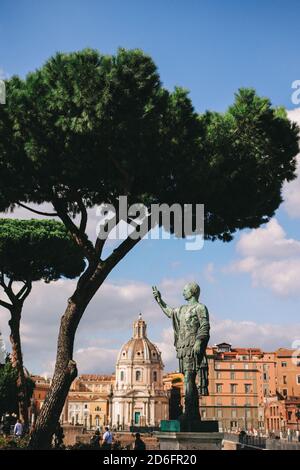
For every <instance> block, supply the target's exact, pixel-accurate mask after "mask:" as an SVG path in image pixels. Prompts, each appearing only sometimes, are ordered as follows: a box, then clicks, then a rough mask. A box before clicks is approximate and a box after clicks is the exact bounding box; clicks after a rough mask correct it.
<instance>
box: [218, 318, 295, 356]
mask: <svg viewBox="0 0 300 470" xmlns="http://www.w3.org/2000/svg"><path fill="white" fill-rule="evenodd" d="M211 332H212V335H211V341H210V344H218V343H220V342H222V341H226V342H228V343H231V344H232V346H233V347H259V348H261V349H262V350H264V351H272V350H273V351H274V350H276V349H277V348H279V347H287V348H291V347H292V343H293V341H294V340H297V339H299V338H300V325H298V324H296V325H280V324H271V323H264V324H259V323H256V322H253V321H248V320H242V321H234V320H231V319H225V320H221V319H215V318H212V319H211Z"/></svg>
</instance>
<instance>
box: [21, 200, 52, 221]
mask: <svg viewBox="0 0 300 470" xmlns="http://www.w3.org/2000/svg"><path fill="white" fill-rule="evenodd" d="M17 204H18V205H19V206H21V207H23V208H24V209H27V210H29V211H30V212H33V213H34V214H38V215H45V216H47V217H57V216H58V214H57V213H56V212H42V211H38V210H36V209H33V208H32V207H29V206H26V205H25V204H22V203H21V202H20V201H18V202H17Z"/></svg>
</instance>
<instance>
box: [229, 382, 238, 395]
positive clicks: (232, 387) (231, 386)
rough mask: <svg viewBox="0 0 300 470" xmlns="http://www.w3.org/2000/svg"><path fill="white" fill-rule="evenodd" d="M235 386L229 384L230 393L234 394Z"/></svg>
mask: <svg viewBox="0 0 300 470" xmlns="http://www.w3.org/2000/svg"><path fill="white" fill-rule="evenodd" d="M236 389H237V384H230V393H236Z"/></svg>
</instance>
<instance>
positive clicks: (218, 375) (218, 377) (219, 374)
mask: <svg viewBox="0 0 300 470" xmlns="http://www.w3.org/2000/svg"><path fill="white" fill-rule="evenodd" d="M220 378H221V372H220V371H218V370H217V372H216V379H220Z"/></svg>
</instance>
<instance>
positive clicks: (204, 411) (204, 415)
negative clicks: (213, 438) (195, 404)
mask: <svg viewBox="0 0 300 470" xmlns="http://www.w3.org/2000/svg"><path fill="white" fill-rule="evenodd" d="M201 417H202V418H206V410H201Z"/></svg>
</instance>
